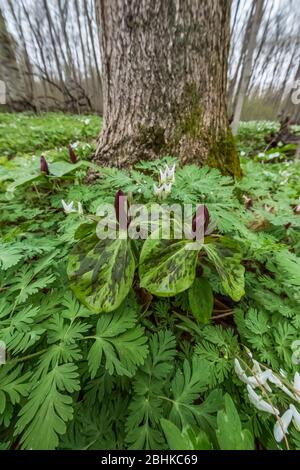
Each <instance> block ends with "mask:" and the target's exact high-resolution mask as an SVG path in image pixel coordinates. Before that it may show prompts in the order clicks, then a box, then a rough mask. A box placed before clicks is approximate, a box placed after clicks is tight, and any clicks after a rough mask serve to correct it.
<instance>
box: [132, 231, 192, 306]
mask: <svg viewBox="0 0 300 470" xmlns="http://www.w3.org/2000/svg"><path fill="white" fill-rule="evenodd" d="M191 243H193V242H192V241H191V240H153V239H151V238H148V239H147V240H146V241H145V243H144V245H143V248H142V252H141V257H140V267H139V274H140V286H141V287H143V288H145V289H147V290H148V291H149V292H151V294H154V295H157V296H159V297H171V296H173V295H176V294H179V293H180V292H183V291H185V290H186V289H188V288H189V287H190V286H191V284H192V283H193V281H194V279H195V274H196V263H197V257H198V250H189V249H187V247H188V245H189V244H191Z"/></svg>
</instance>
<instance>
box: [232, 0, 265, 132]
mask: <svg viewBox="0 0 300 470" xmlns="http://www.w3.org/2000/svg"><path fill="white" fill-rule="evenodd" d="M263 13H264V0H254V2H253V12H252V11H251V14H250V17H249V22H248V25H247V31H246V35H245V41H246V44H247V47H246V51H245V58H244V61H243V65H242V71H241V76H240V80H239V85H238V90H237V94H236V104H235V107H234V114H233V122H232V132H233V134H236V133H237V130H238V126H239V122H240V119H241V114H242V108H243V103H244V100H245V96H246V92H247V89H248V86H249V83H250V80H251V75H252V68H253V58H254V53H255V48H256V45H257V36H258V32H259V29H260V25H261V22H262V18H263Z"/></svg>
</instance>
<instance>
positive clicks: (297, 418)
mask: <svg viewBox="0 0 300 470" xmlns="http://www.w3.org/2000/svg"><path fill="white" fill-rule="evenodd" d="M290 410H292V412H293V424H294V426H295V428H296V429H297V431H300V413H299V411H298V410H297V408H296V407H295V406H294V405H290Z"/></svg>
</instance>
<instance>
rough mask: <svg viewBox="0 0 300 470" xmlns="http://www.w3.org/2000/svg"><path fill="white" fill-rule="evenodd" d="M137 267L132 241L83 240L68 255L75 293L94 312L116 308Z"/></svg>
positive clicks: (124, 294)
mask: <svg viewBox="0 0 300 470" xmlns="http://www.w3.org/2000/svg"><path fill="white" fill-rule="evenodd" d="M134 270H135V261H134V256H133V253H132V251H131V246H130V242H129V241H128V240H125V239H115V240H110V239H105V240H99V239H98V238H97V236H96V235H95V234H93V235H90V236H88V237H85V238H83V239H82V240H80V241H79V242H78V243H77V244H76V245H75V247H74V248H73V250H72V252H71V255H70V257H69V262H68V267H67V272H68V276H69V279H70V286H71V289H72V290H73V292H74V294H75V295H76V297H77V298H78V299H79V300H80V301H81V302H82V303H83V304H85V305H86V306H87V307H88V308H89V309H90V310H92V311H93V312H94V313H100V312H111V311H113V310H116V309H117V308H118V307H119V305H120V304H121V303H122V301H123V300H124V299H125V297H126V296H127V294H128V292H129V289H130V287H131V285H132V281H133V276H134Z"/></svg>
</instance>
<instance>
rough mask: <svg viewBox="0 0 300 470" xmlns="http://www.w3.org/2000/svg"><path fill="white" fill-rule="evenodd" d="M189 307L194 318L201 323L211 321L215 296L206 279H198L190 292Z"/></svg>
mask: <svg viewBox="0 0 300 470" xmlns="http://www.w3.org/2000/svg"><path fill="white" fill-rule="evenodd" d="M188 297H189V305H190V309H191V311H192V314H193V315H194V317H195V318H196V319H197V320H198V321H199V322H200V323H208V322H209V320H210V319H211V315H212V311H213V306H214V296H213V291H212V288H211V286H210V283H209V282H208V280H207V279H206V278H205V277H200V278H196V279H195V280H194V282H193V284H192V285H191V287H190V288H189V291H188Z"/></svg>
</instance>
